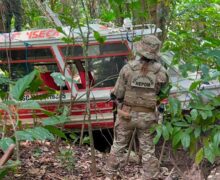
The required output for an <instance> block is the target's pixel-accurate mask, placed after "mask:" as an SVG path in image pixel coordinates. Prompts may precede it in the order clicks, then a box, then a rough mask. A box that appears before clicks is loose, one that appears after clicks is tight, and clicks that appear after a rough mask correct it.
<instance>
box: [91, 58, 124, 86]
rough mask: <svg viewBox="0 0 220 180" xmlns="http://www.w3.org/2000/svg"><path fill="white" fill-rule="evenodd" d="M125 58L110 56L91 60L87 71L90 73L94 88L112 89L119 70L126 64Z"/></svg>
mask: <svg viewBox="0 0 220 180" xmlns="http://www.w3.org/2000/svg"><path fill="white" fill-rule="evenodd" d="M126 61H127V57H126V56H112V57H104V58H96V59H91V60H90V61H89V71H90V72H91V73H92V75H93V78H94V81H95V86H96V87H112V86H114V85H115V82H116V80H117V77H118V74H119V72H120V70H121V68H122V67H123V66H124V65H125V64H126Z"/></svg>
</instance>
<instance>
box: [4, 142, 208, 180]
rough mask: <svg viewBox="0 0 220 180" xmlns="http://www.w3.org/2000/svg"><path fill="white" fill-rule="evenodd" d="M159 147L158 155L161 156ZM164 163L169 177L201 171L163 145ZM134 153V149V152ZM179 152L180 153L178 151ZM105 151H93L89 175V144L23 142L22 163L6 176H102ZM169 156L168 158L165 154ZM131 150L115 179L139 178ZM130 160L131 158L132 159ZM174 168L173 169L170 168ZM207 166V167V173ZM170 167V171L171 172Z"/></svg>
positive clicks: (31, 179) (55, 179)
mask: <svg viewBox="0 0 220 180" xmlns="http://www.w3.org/2000/svg"><path fill="white" fill-rule="evenodd" d="M159 152H160V151H158V153H157V155H158V156H160V153H159ZM164 152H165V153H164V157H166V158H164V159H163V163H162V165H163V166H166V168H167V169H168V171H167V172H164V174H165V175H166V176H169V175H170V177H172V178H170V179H169V180H171V179H180V178H179V175H185V177H189V176H190V177H192V179H197V180H199V179H198V177H199V173H200V171H198V170H196V169H194V170H193V168H191V165H192V161H191V160H190V159H189V158H187V157H186V156H185V155H184V153H179V155H178V156H176V157H178V159H175V158H176V157H172V159H171V158H170V157H171V156H172V154H171V153H170V152H168V151H167V150H166V148H165V151H164ZM133 154H134V153H133ZM180 154H181V155H180ZM107 155H108V153H102V152H99V151H96V165H97V177H95V178H92V176H91V173H90V164H91V153H90V147H88V146H86V145H83V146H81V147H80V146H78V145H71V146H70V145H67V144H66V143H63V142H61V143H60V144H59V145H58V146H57V145H56V144H55V143H54V142H53V143H52V142H48V141H47V142H34V143H33V142H32V143H31V142H26V143H22V144H21V147H20V157H21V166H19V167H18V168H17V169H16V170H15V171H14V172H10V174H9V175H7V176H6V177H5V178H4V179H5V180H14V179H18V180H38V179H39V180H40V179H41V180H87V179H97V180H103V179H105V175H104V173H103V170H104V165H105V163H106V158H107ZM168 156H169V158H168ZM134 157H135V156H133V155H132V154H131V158H130V159H131V162H129V163H128V165H127V166H125V167H124V168H122V169H121V170H120V173H119V175H118V179H125V180H126V179H129V180H138V179H140V178H141V172H142V167H141V165H139V164H138V163H137V162H135V158H134ZM12 159H13V158H12ZM132 160H133V161H132ZM172 169H173V170H174V169H175V170H174V171H173V170H172ZM209 169H210V168H206V170H207V172H203V174H207V173H208V171H209ZM170 171H172V173H170Z"/></svg>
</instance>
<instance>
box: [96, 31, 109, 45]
mask: <svg viewBox="0 0 220 180" xmlns="http://www.w3.org/2000/svg"><path fill="white" fill-rule="evenodd" d="M94 37H95V39H96V41H98V42H100V43H104V42H105V40H106V37H105V36H101V35H100V34H99V32H97V31H94Z"/></svg>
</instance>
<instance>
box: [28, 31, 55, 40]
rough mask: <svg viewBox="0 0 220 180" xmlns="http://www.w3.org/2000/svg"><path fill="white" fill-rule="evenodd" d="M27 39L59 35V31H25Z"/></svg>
mask: <svg viewBox="0 0 220 180" xmlns="http://www.w3.org/2000/svg"><path fill="white" fill-rule="evenodd" d="M27 35H28V39H44V38H52V37H59V32H58V31H57V30H55V29H49V30H48V29H47V30H36V31H31V32H27Z"/></svg>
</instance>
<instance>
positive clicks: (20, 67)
mask: <svg viewBox="0 0 220 180" xmlns="http://www.w3.org/2000/svg"><path fill="white" fill-rule="evenodd" d="M10 66H11V79H12V80H18V79H19V78H22V77H24V76H25V75H27V74H29V73H30V72H31V71H33V70H34V69H38V70H39V72H40V77H41V79H42V81H43V83H44V84H45V85H46V86H48V87H50V88H51V89H54V90H60V87H58V86H57V85H56V83H55V82H54V80H53V78H52V77H51V76H50V75H51V73H53V72H60V71H59V69H58V67H57V64H56V63H51V62H50V63H40V62H36V63H12V64H10ZM0 68H1V69H2V70H3V71H8V65H7V64H0ZM62 89H64V90H67V89H68V88H67V86H65V87H62ZM39 91H40V88H39Z"/></svg>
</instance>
